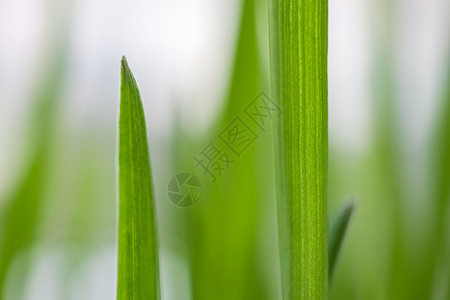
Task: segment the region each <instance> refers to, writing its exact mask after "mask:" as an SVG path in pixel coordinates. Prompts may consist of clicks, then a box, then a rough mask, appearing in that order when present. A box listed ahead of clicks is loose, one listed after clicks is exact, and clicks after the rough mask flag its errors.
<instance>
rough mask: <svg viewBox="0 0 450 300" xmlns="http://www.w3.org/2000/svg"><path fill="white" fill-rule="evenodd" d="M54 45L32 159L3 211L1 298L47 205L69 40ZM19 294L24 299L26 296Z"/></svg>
mask: <svg viewBox="0 0 450 300" xmlns="http://www.w3.org/2000/svg"><path fill="white" fill-rule="evenodd" d="M53 47H55V48H54V49H52V54H53V55H52V56H51V57H52V60H51V62H50V64H49V67H48V68H47V69H46V70H43V71H41V73H40V76H41V80H39V84H38V91H37V92H36V94H35V97H36V99H35V101H34V103H33V105H34V107H33V109H32V110H31V115H30V117H29V129H28V130H29V131H30V134H29V136H30V138H29V144H28V147H27V148H28V149H29V153H26V154H27V155H29V157H28V159H27V160H28V161H27V162H26V165H25V166H24V170H23V174H22V175H21V178H20V179H19V181H18V182H17V184H16V187H15V188H14V190H13V192H12V194H11V195H10V197H9V199H7V204H6V206H5V208H4V210H3V211H2V212H1V215H0V299H3V298H4V297H5V295H4V291H5V290H6V287H5V286H4V284H5V280H6V279H7V272H8V271H9V268H10V266H11V263H12V262H13V260H14V258H15V257H16V255H17V254H19V253H20V252H21V251H24V250H26V249H28V248H29V247H31V246H32V245H33V243H34V242H35V236H36V233H37V228H38V226H39V224H40V214H41V212H42V209H43V206H44V205H45V192H46V189H47V185H48V183H49V175H50V173H51V170H50V169H51V168H50V164H51V157H52V155H53V154H54V153H53V150H54V139H55V134H56V132H55V131H56V130H55V128H56V126H55V124H56V116H57V111H58V108H59V104H60V102H59V101H58V100H60V98H59V97H58V96H59V92H60V90H61V86H62V83H63V81H64V78H65V76H64V75H65V71H66V67H67V66H66V63H65V59H66V54H67V51H66V50H67V49H66V40H65V39H63V40H58V41H57V42H56V45H55V46H53ZM29 253H30V252H28V253H27V254H26V255H25V256H23V259H24V264H23V265H22V266H23V267H22V269H21V270H20V274H21V277H22V279H21V280H22V282H20V283H16V285H17V286H16V287H15V289H17V293H19V294H21V293H23V289H24V288H23V286H24V285H25V284H26V280H27V273H28V268H29V266H30V263H31V258H30V257H29ZM19 294H15V297H17V298H18V299H20V298H21V297H22V296H21V295H19Z"/></svg>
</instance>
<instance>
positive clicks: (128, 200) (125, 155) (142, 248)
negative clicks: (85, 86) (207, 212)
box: [117, 57, 160, 300]
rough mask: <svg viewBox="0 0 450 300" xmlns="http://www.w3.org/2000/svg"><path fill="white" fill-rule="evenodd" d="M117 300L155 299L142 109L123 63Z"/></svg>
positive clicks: (149, 184)
mask: <svg viewBox="0 0 450 300" xmlns="http://www.w3.org/2000/svg"><path fill="white" fill-rule="evenodd" d="M117 150H118V151H117V167H118V169H117V180H118V182H117V184H118V186H117V187H118V233H117V239H118V274H117V299H119V300H124V299H136V300H140V299H149V300H152V299H159V294H160V292H159V263H158V250H157V248H158V242H157V236H156V219H155V213H156V212H155V201H154V191H153V182H152V174H151V167H150V159H149V151H148V144H147V130H146V125H145V115H144V109H143V105H142V101H141V96H140V93H139V89H138V86H137V83H136V81H135V79H134V77H133V74H132V73H131V71H130V69H129V67H128V63H127V60H126V58H125V57H124V58H123V59H122V69H121V87H120V105H119V127H118V149H117Z"/></svg>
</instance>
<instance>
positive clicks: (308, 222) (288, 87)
mask: <svg viewBox="0 0 450 300" xmlns="http://www.w3.org/2000/svg"><path fill="white" fill-rule="evenodd" d="M269 18H270V35H271V36H270V50H271V67H272V71H271V72H272V74H271V75H272V78H271V81H272V88H273V90H272V95H273V98H275V99H276V100H277V101H278V103H279V106H281V108H282V110H283V112H284V114H283V117H282V118H281V120H280V122H278V124H277V125H278V126H277V128H276V130H275V137H274V138H275V151H276V152H277V153H276V154H275V155H276V157H275V163H276V172H277V203H278V228H279V244H280V256H281V280H282V294H283V299H285V300H287V299H325V298H326V295H327V279H328V272H327V201H326V188H327V164H328V108H327V97H328V96H327V47H328V45H327V38H328V32H327V27H328V1H326V0H318V1H308V0H299V1H286V0H272V1H270V15H269Z"/></svg>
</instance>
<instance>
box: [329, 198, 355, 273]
mask: <svg viewBox="0 0 450 300" xmlns="http://www.w3.org/2000/svg"><path fill="white" fill-rule="evenodd" d="M355 206H356V205H355V203H354V202H350V203H347V204H345V205H344V207H343V208H342V209H341V211H340V212H339V213H338V214H337V216H336V217H335V219H334V221H333V223H332V225H331V228H330V229H331V230H330V234H329V236H328V277H329V278H331V277H332V276H333V271H334V268H335V266H336V260H337V258H338V255H339V251H340V249H341V247H342V242H343V241H344V237H345V233H346V232H347V229H348V224H349V223H350V219H351V217H352V215H353V212H354V211H355Z"/></svg>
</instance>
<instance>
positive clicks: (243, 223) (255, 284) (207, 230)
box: [189, 0, 270, 300]
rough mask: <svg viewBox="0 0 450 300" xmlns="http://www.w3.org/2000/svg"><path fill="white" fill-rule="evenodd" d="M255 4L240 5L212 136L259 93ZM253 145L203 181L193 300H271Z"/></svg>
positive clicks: (195, 220)
mask: <svg viewBox="0 0 450 300" xmlns="http://www.w3.org/2000/svg"><path fill="white" fill-rule="evenodd" d="M256 2H257V1H255V0H244V1H242V4H241V5H242V13H241V20H240V26H239V27H238V34H237V44H236V51H235V56H234V62H233V66H232V71H231V80H230V86H229V89H228V91H227V95H226V100H225V104H224V107H223V110H222V112H221V113H222V115H221V116H220V118H219V120H218V121H217V123H216V124H214V125H215V126H213V127H214V128H215V129H216V131H217V132H216V133H215V134H218V133H219V132H220V131H221V130H224V129H225V128H226V127H227V126H228V124H229V123H230V121H232V120H233V119H234V118H235V117H237V116H240V115H241V114H242V113H243V111H244V109H245V107H246V106H247V105H248V104H249V103H250V102H251V101H252V100H254V99H255V97H256V96H257V95H258V93H259V92H260V91H261V90H260V88H261V85H260V81H261V70H260V68H261V66H260V49H259V47H258V41H257V35H256V33H257V31H256V28H255V21H256V16H255V4H256ZM249 122H251V121H249ZM251 125H252V124H251V123H249V126H251ZM211 138H214V136H209V139H211ZM257 146H258V143H255V144H253V145H251V146H250V147H248V148H247V149H246V150H245V153H242V157H241V158H236V157H233V159H235V160H236V162H235V163H234V164H233V165H232V168H231V169H230V170H229V171H227V172H226V173H225V172H224V174H222V176H220V177H218V178H217V181H216V182H215V183H213V184H211V183H210V182H205V187H206V189H205V192H207V194H206V193H205V195H206V196H205V199H204V200H202V202H201V203H200V204H199V205H198V206H196V207H193V209H192V215H191V219H190V222H191V224H192V225H194V226H193V228H195V229H194V230H193V232H192V233H191V234H192V239H191V241H189V243H190V248H191V253H192V257H191V259H192V263H191V265H192V268H193V273H192V277H193V298H194V299H200V300H201V299H205V300H209V299H217V300H220V299H224V300H226V299H236V300H238V299H245V300H251V299H258V300H264V299H270V297H268V292H267V285H266V284H264V283H263V278H262V277H263V276H262V272H261V268H260V266H259V265H258V263H259V261H258V259H259V257H258V253H257V252H258V250H257V233H258V225H259V223H258V221H259V219H258V217H259V215H260V212H261V206H262V203H263V202H264V201H262V197H264V196H265V195H266V194H265V193H264V188H258V183H259V182H258V180H259V179H260V178H261V177H263V176H264V175H260V176H258V174H261V173H258V167H259V166H258V165H257V157H258V154H260V149H258V148H257ZM225 147H226V146H225ZM199 150H201V148H200V149H199ZM225 150H226V149H225ZM266 162H267V160H266ZM261 167H262V166H261ZM266 170H267V168H266ZM206 179H207V180H208V181H209V178H206ZM207 184H208V185H210V189H208V187H207ZM211 274H214V276H211Z"/></svg>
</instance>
